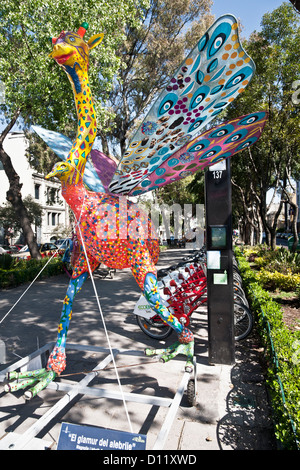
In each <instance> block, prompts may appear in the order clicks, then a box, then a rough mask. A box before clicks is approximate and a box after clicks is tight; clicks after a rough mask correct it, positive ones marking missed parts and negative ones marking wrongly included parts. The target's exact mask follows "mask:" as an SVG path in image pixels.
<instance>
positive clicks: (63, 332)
mask: <svg viewBox="0 0 300 470" xmlns="http://www.w3.org/2000/svg"><path fill="white" fill-rule="evenodd" d="M87 276H88V273H87V272H84V273H82V274H80V276H79V277H77V278H76V279H73V278H72V279H71V280H70V282H69V286H68V290H67V293H66V296H65V298H64V303H63V309H62V313H61V317H60V321H59V325H58V334H57V341H56V345H55V347H54V349H53V351H52V353H51V354H50V357H49V359H48V364H47V369H48V370H52V371H53V372H55V373H56V374H58V375H59V374H61V373H62V372H63V371H64V370H65V368H66V351H65V347H66V341H67V334H68V330H69V325H70V321H71V318H72V307H73V301H74V298H75V295H76V294H77V292H79V291H80V289H81V287H82V286H83V283H84V281H85V280H86V278H87Z"/></svg>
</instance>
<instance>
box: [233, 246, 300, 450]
mask: <svg viewBox="0 0 300 470" xmlns="http://www.w3.org/2000/svg"><path fill="white" fill-rule="evenodd" d="M235 256H236V260H237V262H238V265H239V270H240V273H241V276H242V278H243V287H244V288H245V291H246V293H247V297H248V300H249V303H250V305H251V310H252V312H253V313H254V315H255V318H256V321H257V325H258V330H259V333H260V336H261V338H262V342H263V346H264V347H265V351H266V359H267V364H268V370H267V386H268V388H269V392H270V396H271V402H272V407H273V411H274V419H275V433H276V437H277V439H278V440H279V442H280V443H281V446H282V447H283V448H284V449H286V450H294V449H296V450H299V449H300V446H299V442H300V332H299V331H295V332H292V331H290V330H289V329H288V328H287V326H286V325H285V323H284V321H283V313H282V310H281V308H280V306H279V304H277V303H276V302H275V301H274V300H272V298H271V296H270V294H269V293H268V292H267V291H266V290H264V288H263V287H262V285H261V283H260V276H259V274H258V273H256V272H254V271H253V270H252V269H251V267H250V264H249V263H248V261H247V260H246V259H245V257H244V256H243V254H242V252H241V250H240V248H236V249H235Z"/></svg>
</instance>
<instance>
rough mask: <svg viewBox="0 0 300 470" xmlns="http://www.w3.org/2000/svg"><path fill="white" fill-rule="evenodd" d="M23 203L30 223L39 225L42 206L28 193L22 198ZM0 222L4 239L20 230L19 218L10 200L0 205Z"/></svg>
mask: <svg viewBox="0 0 300 470" xmlns="http://www.w3.org/2000/svg"><path fill="white" fill-rule="evenodd" d="M23 203H24V206H25V208H26V211H27V213H28V218H29V222H30V224H35V225H36V226H37V227H38V226H40V225H41V222H42V216H43V208H42V206H41V205H40V204H38V203H37V202H35V201H34V199H33V197H32V196H30V195H29V196H27V197H26V198H24V200H23ZM0 223H1V225H2V227H3V228H4V238H6V239H7V238H9V237H10V236H13V235H15V234H17V233H18V232H20V231H21V230H22V226H21V221H20V218H19V217H18V214H17V213H16V211H15V209H14V207H13V205H12V204H11V203H10V202H7V203H6V204H4V205H3V206H2V207H0Z"/></svg>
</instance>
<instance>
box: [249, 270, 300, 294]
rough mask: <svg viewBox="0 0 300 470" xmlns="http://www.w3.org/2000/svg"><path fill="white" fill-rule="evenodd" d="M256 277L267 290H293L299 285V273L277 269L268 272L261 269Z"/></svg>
mask: <svg viewBox="0 0 300 470" xmlns="http://www.w3.org/2000/svg"><path fill="white" fill-rule="evenodd" d="M257 279H258V281H259V282H260V283H261V284H262V286H263V287H265V288H266V289H268V290H275V289H280V290H283V291H294V290H296V289H297V287H299V285H300V274H292V273H287V274H283V273H280V272H278V271H274V272H270V271H267V270H265V269H261V271H260V272H259V273H258V274H257Z"/></svg>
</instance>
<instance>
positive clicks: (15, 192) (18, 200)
mask: <svg viewBox="0 0 300 470" xmlns="http://www.w3.org/2000/svg"><path fill="white" fill-rule="evenodd" d="M19 114H20V113H16V115H15V117H14V119H12V121H11V122H10V123H9V124H8V126H7V127H6V128H5V130H4V131H3V132H2V135H1V137H0V161H1V162H2V165H3V168H4V171H5V173H6V176H7V178H8V181H9V190H8V191H7V193H6V199H7V200H8V201H9V202H10V203H11V204H12V206H13V207H14V209H15V211H16V213H17V215H18V217H19V218H20V223H21V227H22V231H23V234H24V237H25V239H26V242H27V245H28V248H29V251H30V254H31V256H32V258H38V259H40V258H41V254H40V252H39V249H38V246H37V243H36V240H35V236H34V233H33V230H32V227H31V224H30V221H29V217H28V212H27V209H26V207H25V206H24V203H23V200H22V194H21V188H22V184H21V183H20V177H19V175H18V174H17V172H16V171H15V169H14V167H13V165H12V162H11V159H10V157H9V155H7V153H6V152H5V151H4V149H3V141H4V139H5V137H6V136H7V134H8V133H9V131H10V130H11V129H12V127H13V125H14V124H15V122H16V120H17V118H18V116H19Z"/></svg>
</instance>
